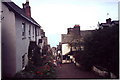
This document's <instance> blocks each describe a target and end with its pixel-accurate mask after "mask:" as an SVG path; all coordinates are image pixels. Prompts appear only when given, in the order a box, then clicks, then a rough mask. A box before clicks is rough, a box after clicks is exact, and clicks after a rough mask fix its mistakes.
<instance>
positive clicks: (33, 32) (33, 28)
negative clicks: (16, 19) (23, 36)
mask: <svg viewBox="0 0 120 80" xmlns="http://www.w3.org/2000/svg"><path fill="white" fill-rule="evenodd" d="M33 36H34V26H33Z"/></svg>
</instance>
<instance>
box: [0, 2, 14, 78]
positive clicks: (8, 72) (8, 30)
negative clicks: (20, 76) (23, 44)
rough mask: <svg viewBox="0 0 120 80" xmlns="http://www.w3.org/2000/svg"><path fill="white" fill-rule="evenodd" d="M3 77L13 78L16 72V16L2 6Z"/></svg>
mask: <svg viewBox="0 0 120 80" xmlns="http://www.w3.org/2000/svg"><path fill="white" fill-rule="evenodd" d="M2 11H3V13H2V15H1V16H2V17H4V19H2V21H1V23H2V75H3V77H4V76H7V77H12V76H13V75H14V74H15V72H16V66H15V65H16V34H15V32H16V31H15V16H14V13H13V12H11V11H9V10H8V8H7V7H6V6H5V5H4V4H2Z"/></svg>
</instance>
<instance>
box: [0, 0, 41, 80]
mask: <svg viewBox="0 0 120 80" xmlns="http://www.w3.org/2000/svg"><path fill="white" fill-rule="evenodd" d="M1 5H2V11H1V17H2V20H1V24H2V26H1V27H2V29H1V30H2V77H3V78H4V77H5V78H6V77H7V78H10V77H13V76H14V74H15V73H16V72H18V71H20V70H22V69H24V68H25V66H26V65H27V62H28V46H29V44H30V42H31V41H32V42H35V43H36V44H37V45H38V44H39V40H40V39H41V26H40V25H39V24H38V23H37V22H36V21H35V20H34V19H33V18H32V17H31V9H30V8H31V7H30V6H29V1H28V0H26V3H25V4H23V8H20V7H19V6H17V5H16V4H15V3H14V2H2V3H1Z"/></svg>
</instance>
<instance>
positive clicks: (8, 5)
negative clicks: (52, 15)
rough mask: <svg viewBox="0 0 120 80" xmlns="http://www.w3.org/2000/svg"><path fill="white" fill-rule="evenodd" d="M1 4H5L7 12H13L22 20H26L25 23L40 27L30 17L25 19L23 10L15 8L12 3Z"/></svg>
mask: <svg viewBox="0 0 120 80" xmlns="http://www.w3.org/2000/svg"><path fill="white" fill-rule="evenodd" d="M2 3H3V4H5V5H6V6H7V7H8V9H9V10H11V11H13V12H14V13H15V14H18V15H20V16H21V17H23V18H24V19H26V20H27V21H29V22H31V23H32V24H34V25H36V26H38V27H41V26H40V25H39V24H38V23H37V22H36V21H35V20H34V19H33V18H32V17H31V18H30V17H27V16H26V15H25V12H24V11H23V9H21V8H20V7H19V6H17V5H16V4H15V3H14V2H2Z"/></svg>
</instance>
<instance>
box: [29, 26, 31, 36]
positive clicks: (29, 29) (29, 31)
mask: <svg viewBox="0 0 120 80" xmlns="http://www.w3.org/2000/svg"><path fill="white" fill-rule="evenodd" d="M29 35H31V25H29Z"/></svg>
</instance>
